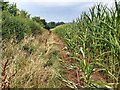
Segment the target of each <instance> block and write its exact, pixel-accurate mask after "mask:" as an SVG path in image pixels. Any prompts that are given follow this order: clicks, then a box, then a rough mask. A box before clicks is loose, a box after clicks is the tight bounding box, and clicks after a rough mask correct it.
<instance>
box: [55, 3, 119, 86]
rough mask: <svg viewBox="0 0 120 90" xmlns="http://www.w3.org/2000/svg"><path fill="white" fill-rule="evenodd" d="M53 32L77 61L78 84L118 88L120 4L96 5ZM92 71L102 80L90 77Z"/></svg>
mask: <svg viewBox="0 0 120 90" xmlns="http://www.w3.org/2000/svg"><path fill="white" fill-rule="evenodd" d="M53 31H54V32H55V33H57V34H58V35H59V36H60V37H61V39H62V40H63V41H64V42H65V44H66V45H67V48H68V50H69V51H70V58H71V59H73V60H75V62H76V63H77V65H76V64H75V65H76V66H77V67H78V69H79V72H80V76H79V79H80V81H81V83H82V86H81V87H107V88H118V87H120V56H119V55H120V3H117V2H115V8H108V7H107V6H106V5H102V4H97V5H95V6H94V7H92V8H90V9H89V13H86V12H83V13H82V15H81V16H80V17H79V18H77V19H76V20H74V21H73V23H71V24H65V25H62V26H59V27H56V28H55V29H54V30H53ZM80 57H81V58H80ZM73 66H74V65H73ZM93 73H99V74H100V75H101V76H102V78H103V79H104V80H103V81H100V80H93V79H92V75H93Z"/></svg>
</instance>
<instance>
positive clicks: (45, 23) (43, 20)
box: [40, 19, 47, 28]
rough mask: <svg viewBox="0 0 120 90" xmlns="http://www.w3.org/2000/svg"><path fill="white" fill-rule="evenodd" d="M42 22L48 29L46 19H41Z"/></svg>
mask: <svg viewBox="0 0 120 90" xmlns="http://www.w3.org/2000/svg"><path fill="white" fill-rule="evenodd" d="M40 21H41V23H42V24H43V25H44V28H46V25H47V22H46V21H45V19H40Z"/></svg>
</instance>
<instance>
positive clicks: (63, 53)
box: [45, 32, 80, 87]
mask: <svg viewBox="0 0 120 90" xmlns="http://www.w3.org/2000/svg"><path fill="white" fill-rule="evenodd" d="M47 37H48V38H47V39H46V40H45V47H47V48H48V52H49V50H50V49H49V48H50V47H57V49H58V50H59V58H60V59H61V60H62V62H63V63H64V65H65V64H66V65H71V64H74V60H72V59H71V58H70V52H69V51H68V50H67V47H66V46H65V44H64V43H63V41H62V40H61V39H60V37H59V36H58V35H56V34H54V33H51V32H49V33H48V36H47ZM62 69H63V70H62V71H63V75H62V76H64V78H65V79H66V80H69V81H72V82H74V83H75V84H78V86H79V87H80V81H79V75H78V69H77V68H73V69H68V68H67V67H66V66H65V67H64V66H63V68H62Z"/></svg>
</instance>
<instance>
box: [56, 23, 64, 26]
mask: <svg viewBox="0 0 120 90" xmlns="http://www.w3.org/2000/svg"><path fill="white" fill-rule="evenodd" d="M62 24H65V23H64V22H57V23H56V26H59V25H62Z"/></svg>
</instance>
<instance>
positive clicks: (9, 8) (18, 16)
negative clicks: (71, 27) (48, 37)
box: [0, 2, 64, 42]
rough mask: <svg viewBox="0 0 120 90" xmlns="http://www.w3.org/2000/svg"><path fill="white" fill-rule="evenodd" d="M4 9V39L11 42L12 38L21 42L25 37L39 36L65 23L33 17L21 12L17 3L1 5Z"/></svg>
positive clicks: (23, 11) (2, 22)
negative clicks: (44, 31)
mask: <svg viewBox="0 0 120 90" xmlns="http://www.w3.org/2000/svg"><path fill="white" fill-rule="evenodd" d="M0 6H1V8H2V12H0V14H2V20H1V21H0V23H1V24H2V32H1V33H2V39H3V40H4V39H7V40H9V39H10V38H13V39H16V40H17V41H18V42H19V41H21V40H22V39H23V38H24V36H25V35H31V34H32V35H39V34H42V32H43V30H44V29H48V30H50V29H51V28H54V27H56V26H58V25H61V24H64V22H58V23H55V22H48V23H47V22H46V20H45V19H41V18H40V17H38V16H34V17H31V16H30V14H29V13H28V12H27V11H25V10H19V9H18V8H17V5H16V3H13V4H10V3H9V2H2V3H0Z"/></svg>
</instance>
